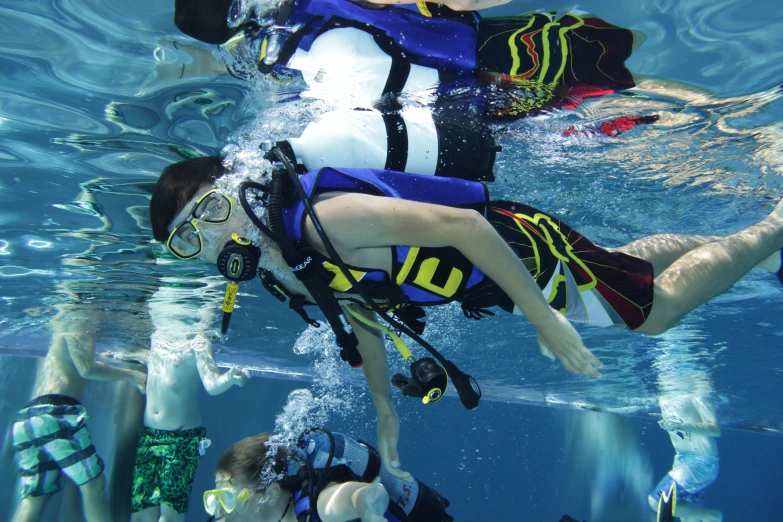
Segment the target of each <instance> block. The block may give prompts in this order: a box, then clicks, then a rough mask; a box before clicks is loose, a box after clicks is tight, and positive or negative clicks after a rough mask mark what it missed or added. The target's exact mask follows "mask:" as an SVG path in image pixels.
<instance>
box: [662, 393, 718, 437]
mask: <svg viewBox="0 0 783 522" xmlns="http://www.w3.org/2000/svg"><path fill="white" fill-rule="evenodd" d="M690 400H691V402H692V403H693V406H694V408H696V411H698V412H699V416H700V417H701V422H690V423H688V422H678V421H677V420H672V419H661V420H659V421H658V425H659V426H660V427H661V428H662V429H664V430H666V431H687V432H689V433H692V434H696V435H704V436H706V437H720V425H719V424H718V419H717V416H716V415H715V410H714V409H713V407H712V403H711V402H710V401H709V399H707V398H702V397H693V398H691V399H690Z"/></svg>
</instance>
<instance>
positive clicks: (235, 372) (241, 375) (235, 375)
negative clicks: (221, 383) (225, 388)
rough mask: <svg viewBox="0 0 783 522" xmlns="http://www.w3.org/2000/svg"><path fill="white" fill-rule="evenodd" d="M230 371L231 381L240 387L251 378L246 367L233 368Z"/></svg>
mask: <svg viewBox="0 0 783 522" xmlns="http://www.w3.org/2000/svg"><path fill="white" fill-rule="evenodd" d="M228 373H229V378H230V379H231V382H232V383H233V384H234V385H235V386H238V387H240V388H241V387H242V386H244V385H245V383H246V382H247V380H248V379H249V378H250V372H248V371H247V370H245V369H240V368H231V369H230V370H229V371H228Z"/></svg>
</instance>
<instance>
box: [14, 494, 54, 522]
mask: <svg viewBox="0 0 783 522" xmlns="http://www.w3.org/2000/svg"><path fill="white" fill-rule="evenodd" d="M51 498H52V496H51V495H42V496H40V497H25V498H23V499H22V501H21V502H20V503H19V507H18V508H17V509H16V513H15V514H14V518H13V519H12V522H38V521H39V520H41V518H42V517H43V512H44V509H46V505H47V504H48V503H49V500H50V499H51Z"/></svg>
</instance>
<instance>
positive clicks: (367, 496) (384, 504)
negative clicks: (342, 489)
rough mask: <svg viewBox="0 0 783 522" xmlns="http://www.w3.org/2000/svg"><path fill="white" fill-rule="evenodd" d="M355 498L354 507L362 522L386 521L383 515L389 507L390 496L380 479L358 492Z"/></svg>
mask: <svg viewBox="0 0 783 522" xmlns="http://www.w3.org/2000/svg"><path fill="white" fill-rule="evenodd" d="M353 496H354V498H353V503H354V507H355V508H356V512H357V513H359V517H360V518H361V520H362V522H385V521H386V518H385V517H384V516H383V515H384V513H386V509H387V508H388V507H389V494H388V493H387V492H386V488H384V487H383V484H381V478H380V477H375V480H373V481H372V483H371V484H368V485H367V486H366V487H363V488H361V489H359V490H357V491H356V492H355V493H354V494H353Z"/></svg>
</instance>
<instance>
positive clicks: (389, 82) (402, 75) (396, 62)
mask: <svg viewBox="0 0 783 522" xmlns="http://www.w3.org/2000/svg"><path fill="white" fill-rule="evenodd" d="M391 59H392V64H391V69H390V70H389V76H388V77H387V78H386V85H384V86H383V95H384V96H385V95H387V94H398V93H401V92H402V90H403V89H404V88H405V83H406V82H407V81H408V76H410V74H411V62H410V61H409V60H407V59H406V58H403V57H402V56H400V55H399V54H397V53H395V54H392V56H391Z"/></svg>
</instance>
